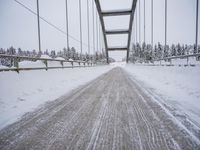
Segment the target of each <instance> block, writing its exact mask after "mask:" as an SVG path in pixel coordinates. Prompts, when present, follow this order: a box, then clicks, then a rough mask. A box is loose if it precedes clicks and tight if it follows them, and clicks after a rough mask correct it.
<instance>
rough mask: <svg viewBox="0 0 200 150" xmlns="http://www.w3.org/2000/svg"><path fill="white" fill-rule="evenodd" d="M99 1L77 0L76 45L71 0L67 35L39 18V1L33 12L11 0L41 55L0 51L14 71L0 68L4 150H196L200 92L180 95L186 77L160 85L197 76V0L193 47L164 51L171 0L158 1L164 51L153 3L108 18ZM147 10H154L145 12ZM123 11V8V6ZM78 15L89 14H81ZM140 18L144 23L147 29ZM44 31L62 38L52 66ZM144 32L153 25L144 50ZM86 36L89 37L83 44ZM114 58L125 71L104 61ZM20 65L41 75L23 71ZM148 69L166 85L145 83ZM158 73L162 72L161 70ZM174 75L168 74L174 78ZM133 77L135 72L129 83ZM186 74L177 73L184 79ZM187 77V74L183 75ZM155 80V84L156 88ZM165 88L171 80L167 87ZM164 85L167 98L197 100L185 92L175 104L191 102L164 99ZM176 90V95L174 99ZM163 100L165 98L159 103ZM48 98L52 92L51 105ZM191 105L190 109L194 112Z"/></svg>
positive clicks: (134, 4)
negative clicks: (29, 19) (30, 18)
mask: <svg viewBox="0 0 200 150" xmlns="http://www.w3.org/2000/svg"><path fill="white" fill-rule="evenodd" d="M102 1H103V0H86V1H85V2H87V3H86V4H85V5H83V1H81V0H78V1H77V4H78V6H76V8H77V10H78V12H79V15H78V17H77V16H76V17H77V18H78V19H79V29H77V30H78V32H79V39H78V38H77V37H76V36H74V35H72V34H70V33H69V32H70V29H69V26H70V21H69V17H70V15H73V14H70V11H69V10H70V9H69V8H70V5H69V4H70V3H69V2H70V0H65V1H64V2H65V18H63V19H64V20H65V28H66V29H65V30H63V29H62V28H60V27H59V26H57V25H55V24H54V23H52V22H51V21H49V20H48V19H47V18H45V17H43V16H41V15H40V11H41V8H40V1H39V0H35V4H36V10H37V11H35V10H33V9H32V8H31V7H28V6H27V5H26V4H24V3H23V2H22V1H20V0H13V2H14V3H15V4H17V5H18V6H20V7H21V9H23V10H24V11H27V12H29V13H31V14H32V15H34V16H36V18H37V20H36V21H37V41H38V42H37V44H38V51H39V52H38V54H35V53H31V54H30V53H29V55H28V54H26V55H25V54H23V52H21V51H19V52H18V53H17V52H14V50H13V48H12V51H11V52H10V51H8V52H5V51H3V50H2V51H0V60H3V61H4V62H5V61H10V62H11V63H10V66H9V67H2V68H0V84H1V85H2V86H0V91H1V90H2V91H3V92H2V94H0V108H2V110H1V111H0V112H1V114H3V115H0V129H1V130H0V149H2V150H3V149H37V150H38V149H141V150H142V149H144V150H146V149H158V150H159V149H166V150H171V149H197V150H198V149H200V121H199V120H200V114H199V112H198V111H199V106H198V107H196V105H198V104H199V102H198V103H197V99H198V98H199V95H198V94H200V91H198V89H195V88H196V87H197V86H196V84H195V85H192V84H189V82H187V83H186V86H185V85H184V83H183V85H182V79H188V80H191V78H189V77H188V78H187V77H185V76H184V78H181V77H182V76H180V74H178V77H180V79H177V78H176V77H175V78H173V76H170V77H171V79H169V80H168V77H166V76H165V73H166V72H167V71H166V70H167V69H169V74H173V73H174V72H175V71H174V70H173V69H174V68H175V70H176V71H177V70H179V71H180V70H181V69H180V68H181V66H184V67H185V68H184V69H188V70H189V72H190V73H191V70H192V71H195V72H194V74H195V73H196V70H198V69H199V66H198V65H199V60H200V46H198V32H199V31H198V28H199V23H198V22H199V21H198V18H199V16H198V14H199V0H193V1H195V8H196V9H195V17H193V18H195V34H194V35H193V38H195V41H194V44H193V45H192V46H190V47H189V48H188V47H184V48H181V46H179V45H177V47H175V46H174V47H173V46H172V47H169V45H168V31H169V28H168V0H163V2H164V32H163V33H164V34H163V37H164V42H163V43H164V45H163V46H162V45H161V44H160V43H159V44H158V45H156V44H155V42H154V39H155V34H154V33H155V30H156V29H155V28H154V24H155V17H154V15H155V14H154V9H155V7H154V6H155V0H149V1H146V0H132V1H131V2H130V3H129V6H128V8H123V7H122V8H118V9H112V7H110V9H104V7H103V6H102V5H103V4H104V3H103V2H102ZM107 1H109V0H107ZM119 1H120V0H119ZM119 1H118V2H119ZM147 2H148V3H150V4H151V5H150V6H147ZM111 3H112V5H113V6H114V5H115V0H110V3H109V4H111ZM116 3H117V2H116ZM123 3H124V2H123V0H121V3H119V4H123ZM141 4H143V7H142V6H141ZM83 6H85V7H86V8H85V7H83ZM119 6H120V5H119ZM147 7H150V8H151V9H150V10H151V11H150V12H151V13H150V15H149V16H150V18H148V19H149V20H150V24H148V23H147V21H146V20H147V18H146V14H147V12H146V11H147ZM83 10H85V11H86V13H83ZM141 10H142V11H143V13H141ZM84 14H85V16H83V15H84ZM123 17H125V18H126V19H128V21H127V25H126V26H125V25H123V28H121V27H120V28H119V27H118V24H120V18H123ZM83 18H86V19H83ZM109 19H111V20H112V19H113V20H117V21H119V22H118V24H116V23H114V24H113V25H112V28H108V23H107V22H108V21H107V20H109ZM142 19H144V20H143V26H142V23H141V20H142ZM122 20H123V19H122ZM83 21H85V23H86V24H85V26H83ZM41 22H44V23H46V24H47V25H48V26H50V27H52V28H53V29H55V31H58V32H59V33H61V34H63V35H64V36H65V44H66V45H65V46H66V49H64V50H63V52H60V53H59V55H58V56H59V57H56V56H55V54H54V53H53V54H52V56H54V57H53V58H51V57H46V56H45V57H42V56H43V55H42V53H43V52H42V51H43V48H42V45H43V43H42V40H41V39H42V38H41V37H42V35H41V31H42V28H41ZM122 24H123V23H122ZM147 26H150V30H151V31H150V33H151V34H150V37H151V38H150V44H147V35H146V34H147V33H146V30H147V29H149V28H147ZM141 31H143V32H141ZM84 32H85V33H87V34H86V35H87V36H84ZM91 33H92V34H91ZM142 33H143V35H141V34H142ZM114 36H125V37H126V38H125V39H124V40H123V43H125V44H122V45H119V44H118V45H115V46H113V45H112V42H113V41H114V43H120V41H119V40H116V41H115V39H113V40H109V39H110V38H111V37H114ZM84 37H87V38H86V39H87V40H86V41H87V42H84V40H83V39H84ZM142 37H143V40H142ZM70 41H71V43H72V41H74V42H76V43H78V44H79V49H78V52H76V51H75V50H74V51H73V50H72V48H71V47H72V46H71V45H72V44H71V43H70ZM142 42H143V44H142ZM85 49H86V50H85ZM76 50H77V49H76ZM115 51H123V52H125V53H126V56H125V58H124V60H125V61H124V62H126V63H119V64H117V63H116V64H114V65H113V63H111V57H110V56H109V54H110V52H115ZM84 52H85V54H84ZM44 54H47V52H46V53H44ZM100 56H101V57H100ZM177 59H178V60H184V63H182V64H181V65H180V64H179V65H178V66H179V69H178V68H176V65H175V64H174V60H177ZM191 60H192V62H191ZM3 61H2V62H3ZM24 61H25V62H27V61H28V62H30V64H31V63H33V64H36V65H38V64H39V65H41V66H34V67H32V66H31V65H30V66H24V65H23V62H24ZM138 63H139V67H143V68H144V69H140V68H138V66H137V64H138ZM144 63H145V64H144ZM156 63H158V64H157V65H156ZM52 64H53V65H52ZM55 64H56V65H55ZM131 64H136V67H135V68H134V67H133V68H131V67H132V66H131V67H130V66H129V65H131ZM162 65H166V66H162ZM116 66H117V67H116ZM124 66H125V67H124ZM126 66H128V67H126ZM172 66H173V67H174V68H173V67H172ZM191 66H192V68H190V67H191ZM129 67H130V68H131V69H130V68H129ZM145 67H146V68H145ZM148 67H152V68H151V69H152V70H153V69H154V68H153V67H158V70H157V72H158V73H159V69H160V70H161V72H162V73H161V74H162V75H161V76H164V77H163V78H161V77H160V76H157V75H156V74H153V72H152V74H150V76H145V75H148V71H143V70H148ZM164 67H168V68H165V69H163V68H164ZM64 68H74V69H64ZM50 69H53V70H50ZM170 69H172V70H173V71H172V72H171V70H170ZM184 69H183V70H184ZM35 70H38V72H37V71H35ZM42 70H46V71H42ZM134 70H136V71H135V73H133V74H132V72H134ZM183 70H181V71H182V72H181V74H182V73H183V74H184V71H183ZM12 71H16V72H18V73H15V72H12ZM25 72H26V73H25ZM164 72H165V73H164ZM186 72H187V71H186ZM189 72H187V74H186V75H189V74H190V73H189ZM68 73H69V74H68ZM94 74H95V75H94ZM138 74H139V75H138ZM194 74H192V75H194ZM197 74H198V72H197ZM55 75H56V76H58V78H56V77H55ZM154 75H155V77H154ZM38 76H40V77H38ZM138 76H139V77H138ZM140 76H141V78H140ZM9 77H10V78H9ZM142 77H143V78H142ZM8 78H9V79H8ZM12 78H13V79H12ZM46 78H47V79H46ZM67 78H68V79H67ZM81 78H88V79H81ZM89 78H91V79H90V80H89ZM154 78H158V79H155V80H154ZM6 79H7V81H6ZM139 79H141V80H139ZM142 79H143V80H142ZM161 79H162V80H161ZM194 79H195V80H196V81H195V82H193V81H192V80H191V83H197V82H198V81H199V78H198V77H197V78H196V77H194ZM9 80H11V81H12V82H16V85H15V83H14V84H13V85H12V88H11V87H10V86H9V88H11V93H7V92H6V91H7V90H8V89H9V88H7V87H8V85H10V82H11V81H9ZM31 80H33V81H31ZM149 80H152V82H153V81H154V82H156V83H157V84H155V85H156V86H155V88H158V89H157V91H156V90H152V89H153V88H151V87H148V86H147V85H151V84H152V83H151V82H148V81H149ZM163 80H166V81H163ZM170 80H173V83H171V81H170ZM179 80H180V82H179ZM83 81H84V82H83ZM86 81H87V82H86ZM157 81H158V82H157ZM35 82H36V83H35ZM44 82H49V83H44ZM51 82H52V84H51ZM79 82H80V83H79ZM146 82H147V83H148V84H146ZM161 82H163V85H162V84H161ZM174 82H175V83H174ZM170 83H171V84H175V86H174V87H175V88H174V89H173V90H174V91H175V92H177V91H179V92H181V90H182V91H184V90H185V89H186V91H190V90H191V89H192V90H193V91H192V92H189V94H188V95H187V96H185V95H184V94H185V93H181V94H183V97H181V96H180V99H184V96H185V97H186V98H187V100H188V99H190V98H191V99H192V100H191V101H190V102H187V100H185V102H184V101H181V100H179V99H178V100H176V98H177V95H175V96H174V95H173V92H171V93H172V95H170V94H171V93H170V91H171V89H170V90H169V91H167V92H166V91H165V90H166V87H168V88H170ZM11 84H12V83H11ZM43 84H44V85H45V86H43ZM70 84H71V86H72V85H73V84H77V87H76V86H74V87H73V86H72V87H71V90H68V91H69V92H68V93H67V91H66V90H67V89H70V88H69V85H70ZM21 85H23V86H24V85H26V86H25V87H23V86H21ZM153 85H154V84H152V86H153ZM15 86H16V88H15ZM179 86H180V89H178V90H177V91H176V88H179ZM190 86H191V89H190ZM29 87H30V89H31V90H30V92H29V91H28V89H29ZM55 87H56V88H55ZM159 88H160V89H159ZM19 89H21V90H19ZM61 89H62V90H61ZM65 89H66V90H65ZM159 90H160V91H159ZM60 91H63V93H62V92H60ZM162 91H164V94H166V93H167V94H169V95H167V96H166V95H165V96H163V95H162V94H159V92H161V93H162ZM17 92H19V93H20V94H17ZM45 92H46V93H45ZM175 92H174V93H175ZM52 93H55V97H54V96H52ZM59 93H60V95H59ZM66 93H67V94H66ZM45 94H46V95H45ZM176 94H177V93H176ZM181 94H180V95H181ZM12 95H14V96H12ZM48 96H50V97H51V96H52V97H53V98H52V99H53V100H51V101H49V100H48V98H47V97H48ZM173 96H174V97H173ZM171 97H172V100H171V99H170V98H171ZM173 98H174V99H173ZM6 99H8V100H7V101H8V102H6ZM28 99H31V100H28ZM43 99H47V100H44V102H47V103H44V102H43V103H42V102H41V101H43ZM193 99H194V100H193ZM12 100H13V101H12ZM26 101H27V103H26ZM38 101H40V103H39V102H38ZM193 101H195V103H194V104H193V103H192V102H193ZM9 102H10V103H12V105H11V104H9V107H8V106H7V105H6V104H7V103H9ZM13 103H14V104H13ZM15 103H16V104H15ZM36 103H38V104H36ZM183 103H185V104H186V105H185V104H183ZM39 104H40V105H39ZM41 104H42V106H41ZM187 104H188V105H187ZM30 105H33V106H34V107H31V106H30ZM40 106H41V107H40ZM189 106H191V107H189ZM26 107H27V108H26ZM29 107H30V108H29ZM35 107H36V108H35ZM33 108H34V111H33V110H32V109H33ZM191 109H192V111H191ZM13 112H14V113H13ZM13 118H14V119H13ZM17 118H18V119H17Z"/></svg>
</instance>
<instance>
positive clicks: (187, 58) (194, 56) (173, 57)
mask: <svg viewBox="0 0 200 150" xmlns="http://www.w3.org/2000/svg"><path fill="white" fill-rule="evenodd" d="M199 57H200V53H197V54H188V55H180V56H170V57H164V58H161V59H156V60H154V62H160V65H161V64H162V61H165V62H168V63H169V64H168V65H173V62H172V60H176V59H181V60H183V59H186V62H184V66H188V65H189V61H190V59H189V58H196V62H197V61H199V62H200V58H199ZM191 60H194V59H191ZM193 63H194V62H192V63H190V66H193V65H195V64H193ZM199 64H200V63H199ZM179 65H180V64H179Z"/></svg>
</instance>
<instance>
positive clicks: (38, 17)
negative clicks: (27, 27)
mask: <svg viewBox="0 0 200 150" xmlns="http://www.w3.org/2000/svg"><path fill="white" fill-rule="evenodd" d="M37 22H38V44H39V51H40V52H41V41H40V12H39V1H38V0H37Z"/></svg>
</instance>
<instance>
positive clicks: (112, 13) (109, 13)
mask: <svg viewBox="0 0 200 150" xmlns="http://www.w3.org/2000/svg"><path fill="white" fill-rule="evenodd" d="M95 3H96V7H97V11H98V13H99V18H100V22H101V26H102V31H103V37H104V43H105V49H106V57H107V63H109V56H108V51H121V50H123V51H127V57H126V61H127V62H128V60H129V51H130V42H131V33H132V26H133V20H134V13H135V8H136V3H137V0H133V2H132V7H131V9H130V10H112V11H102V9H101V6H100V2H99V0H95ZM122 15H130V21H129V27H128V29H122V30H106V28H105V23H104V17H107V16H109V17H112V16H122ZM114 34H115V35H116V34H117V35H120V34H128V41H127V46H126V47H108V42H107V36H106V35H114Z"/></svg>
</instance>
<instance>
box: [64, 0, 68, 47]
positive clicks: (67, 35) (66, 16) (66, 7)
mask: <svg viewBox="0 0 200 150" xmlns="http://www.w3.org/2000/svg"><path fill="white" fill-rule="evenodd" d="M65 4H66V33H67V49H69V26H68V24H69V22H68V4H67V0H65Z"/></svg>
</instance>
